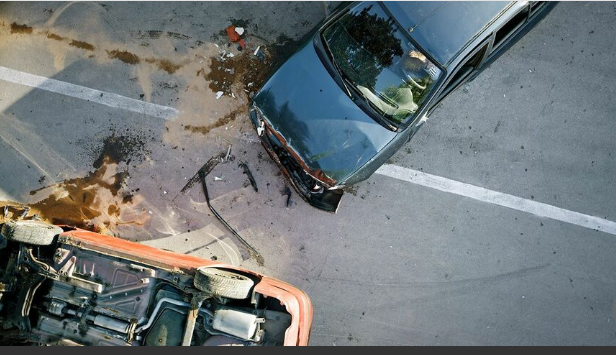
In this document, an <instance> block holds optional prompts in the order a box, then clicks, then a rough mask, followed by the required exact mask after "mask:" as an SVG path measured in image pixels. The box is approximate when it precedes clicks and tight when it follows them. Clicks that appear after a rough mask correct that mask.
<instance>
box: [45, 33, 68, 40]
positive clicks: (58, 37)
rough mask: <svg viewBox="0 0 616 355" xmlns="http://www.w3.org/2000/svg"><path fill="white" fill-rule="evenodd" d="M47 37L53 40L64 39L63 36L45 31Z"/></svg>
mask: <svg viewBox="0 0 616 355" xmlns="http://www.w3.org/2000/svg"><path fill="white" fill-rule="evenodd" d="M47 38H49V39H53V40H56V41H64V37H60V36H58V35H57V34H55V33H47Z"/></svg>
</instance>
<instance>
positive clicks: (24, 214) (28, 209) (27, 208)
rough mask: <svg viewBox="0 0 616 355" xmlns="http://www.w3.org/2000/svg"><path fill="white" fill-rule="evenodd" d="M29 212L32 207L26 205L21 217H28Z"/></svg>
mask: <svg viewBox="0 0 616 355" xmlns="http://www.w3.org/2000/svg"><path fill="white" fill-rule="evenodd" d="M28 213H30V207H27V206H26V207H25V208H24V211H23V213H22V214H21V219H24V218H26V216H28Z"/></svg>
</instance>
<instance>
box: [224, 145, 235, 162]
mask: <svg viewBox="0 0 616 355" xmlns="http://www.w3.org/2000/svg"><path fill="white" fill-rule="evenodd" d="M232 146H233V145H230V146H229V148H228V149H227V155H225V161H229V157H230V156H231V147H232Z"/></svg>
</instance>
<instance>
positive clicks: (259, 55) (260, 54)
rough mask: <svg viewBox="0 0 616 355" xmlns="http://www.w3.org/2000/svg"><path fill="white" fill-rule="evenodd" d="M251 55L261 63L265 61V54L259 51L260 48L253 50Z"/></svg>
mask: <svg viewBox="0 0 616 355" xmlns="http://www.w3.org/2000/svg"><path fill="white" fill-rule="evenodd" d="M253 55H254V56H256V57H257V58H259V59H260V60H261V61H262V62H263V61H265V54H263V52H262V51H261V46H258V47H257V49H255V52H254V53H253Z"/></svg>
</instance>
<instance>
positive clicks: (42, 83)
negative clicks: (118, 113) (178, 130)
mask: <svg viewBox="0 0 616 355" xmlns="http://www.w3.org/2000/svg"><path fill="white" fill-rule="evenodd" d="M0 80H4V81H8V82H11V83H15V84H20V85H25V86H29V87H31V88H36V89H41V90H46V91H51V92H55V93H57V94H62V95H66V96H70V97H74V98H77V99H81V100H86V101H90V102H95V103H98V104H101V105H105V106H109V107H113V108H119V109H122V110H127V111H131V112H137V113H141V114H144V115H148V116H153V117H157V118H161V119H164V120H171V119H174V118H175V117H176V116H177V115H178V110H176V109H174V108H172V107H167V106H161V105H156V104H151V103H149V102H143V101H140V100H135V99H131V98H129V97H125V96H121V95H118V94H114V93H110V92H105V91H100V90H96V89H91V88H87V87H85V86H81V85H75V84H71V83H67V82H64V81H59V80H55V79H50V78H45V77H42V76H38V75H34V74H29V73H24V72H21V71H18V70H14V69H10V68H6V67H2V66H0Z"/></svg>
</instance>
